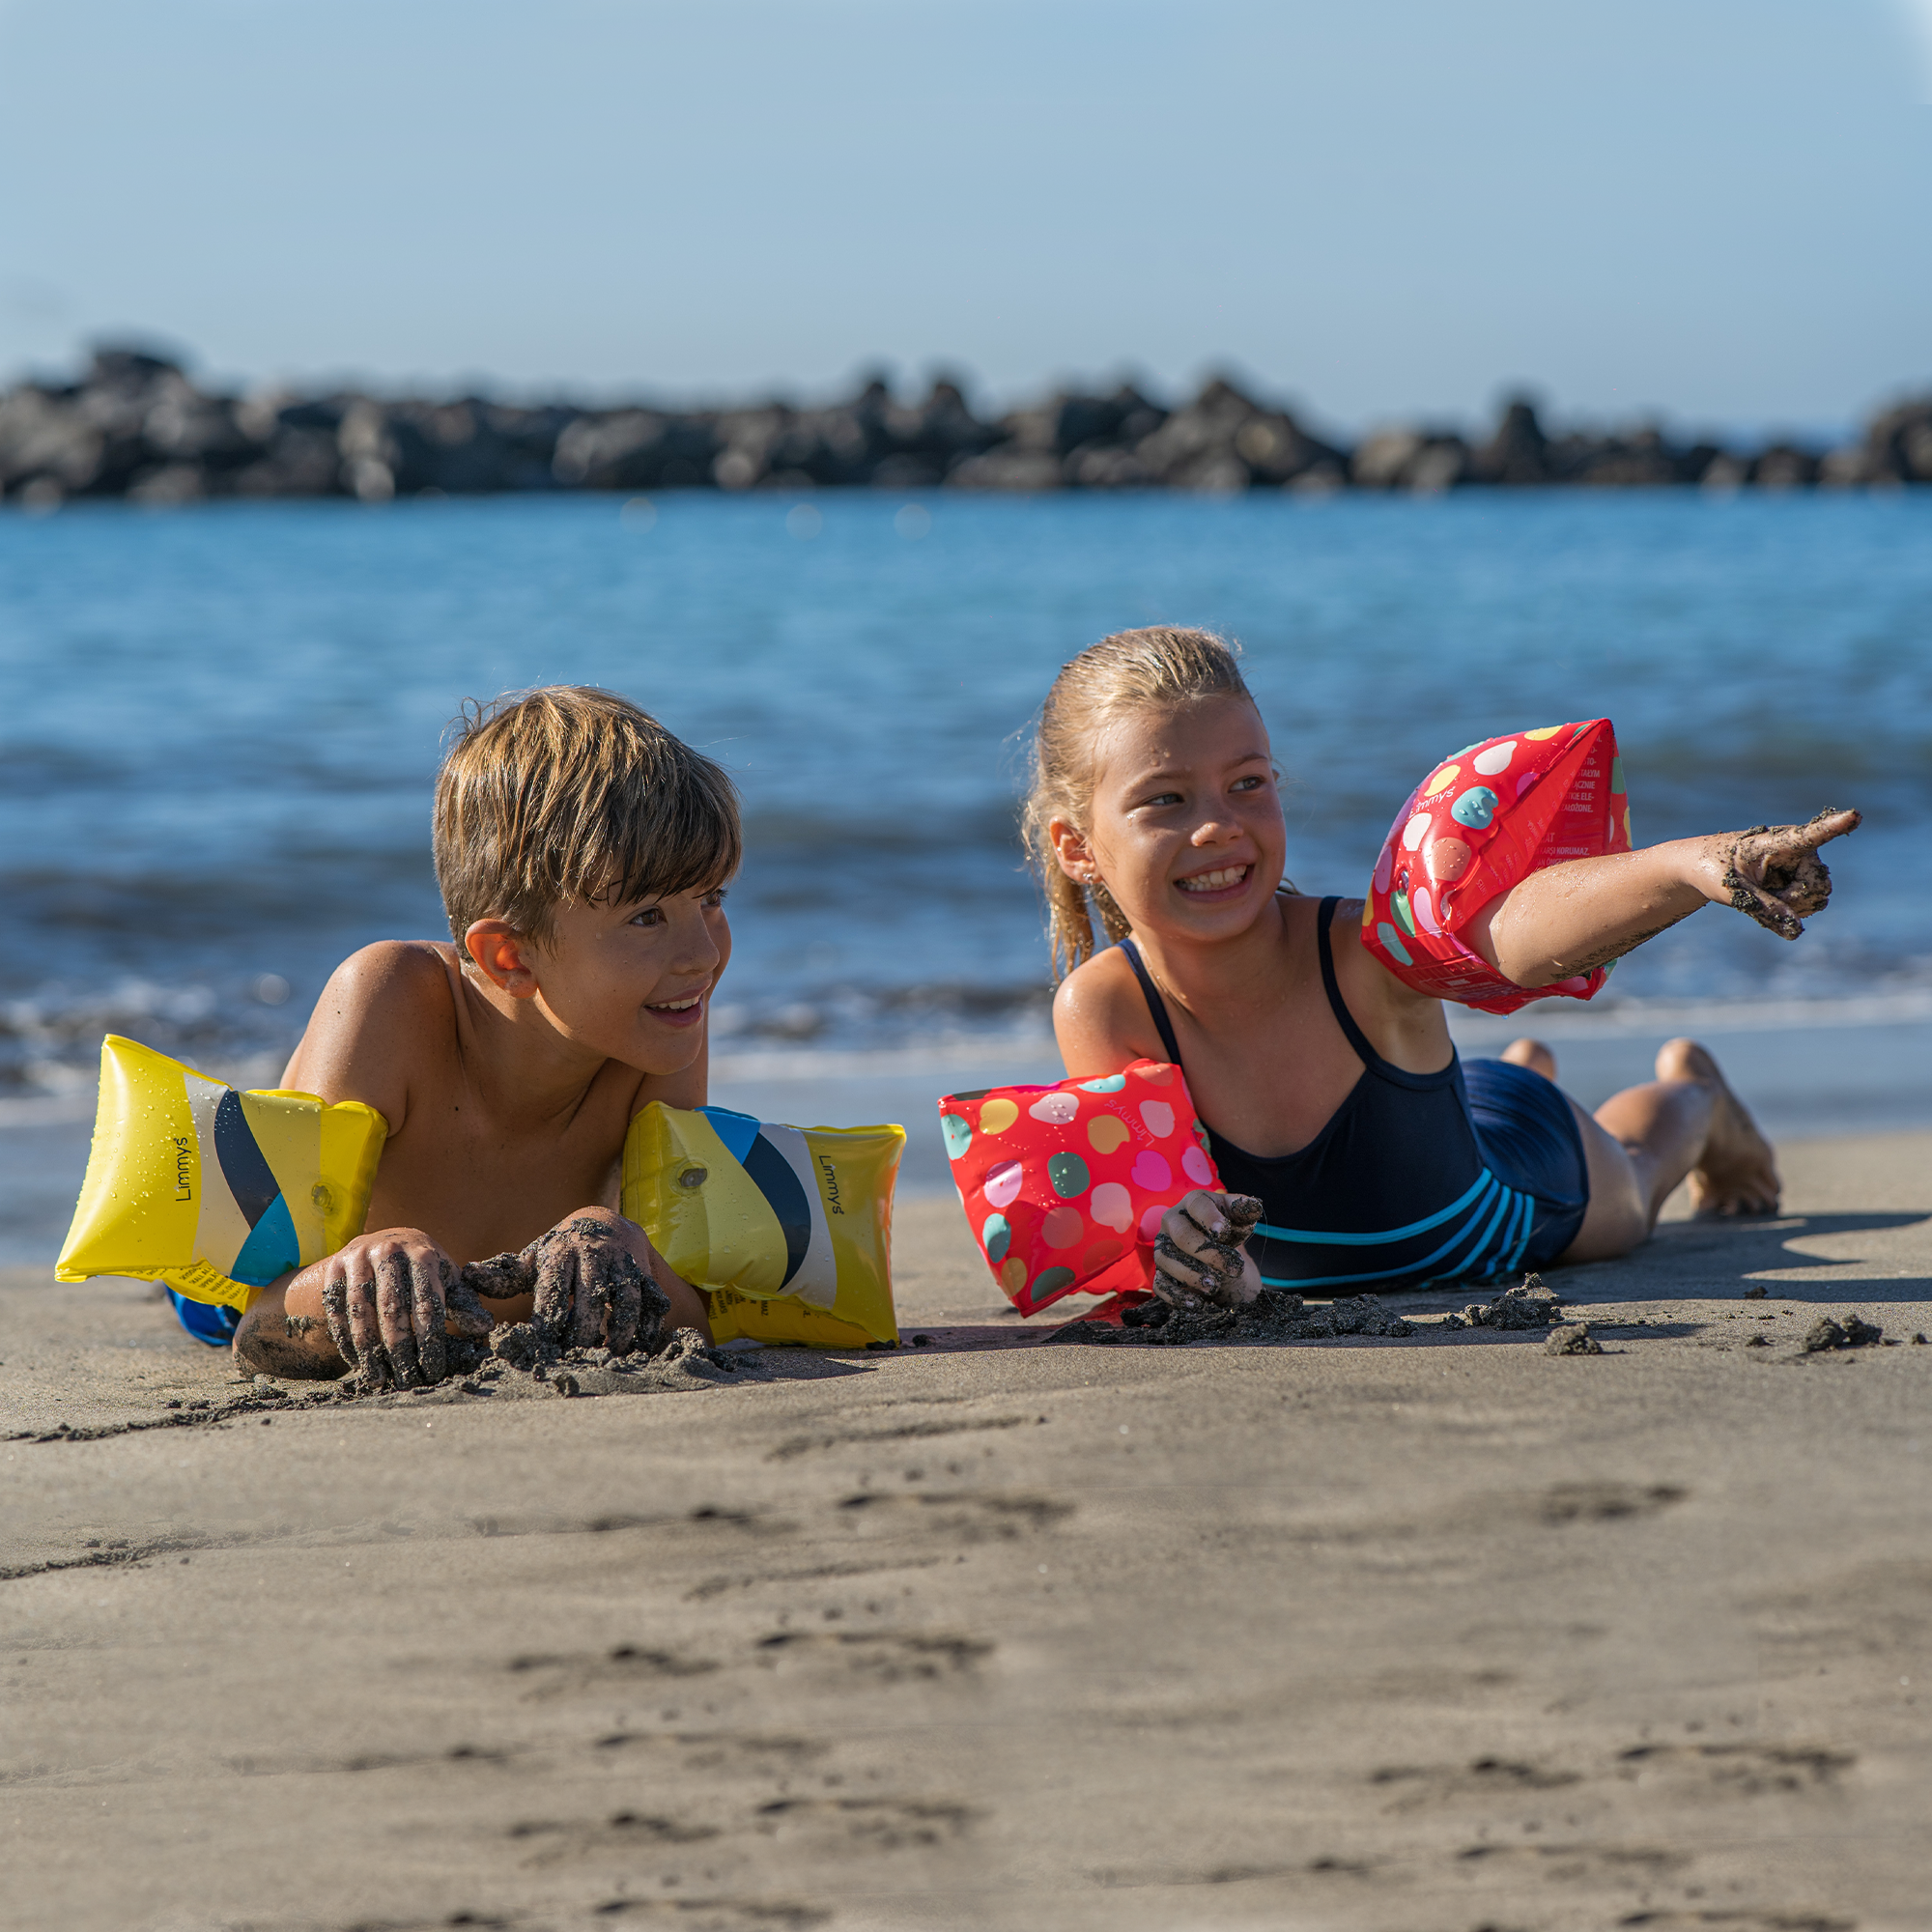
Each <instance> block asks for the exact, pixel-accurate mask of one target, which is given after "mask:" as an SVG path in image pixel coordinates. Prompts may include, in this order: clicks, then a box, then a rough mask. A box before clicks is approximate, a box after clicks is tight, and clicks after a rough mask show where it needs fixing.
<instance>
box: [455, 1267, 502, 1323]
mask: <svg viewBox="0 0 1932 1932" xmlns="http://www.w3.org/2000/svg"><path fill="white" fill-rule="evenodd" d="M442 1311H443V1315H444V1317H445V1318H446V1319H447V1321H450V1322H453V1323H454V1324H455V1327H456V1332H457V1333H458V1334H459V1335H469V1336H471V1337H476V1336H483V1335H487V1334H489V1332H490V1331H491V1329H492V1328H494V1327H495V1326H496V1325H497V1318H496V1317H495V1316H494V1315H492V1314H491V1313H490V1311H489V1310H488V1309H487V1308H485V1307H484V1306H483V1303H482V1300H481V1299H480V1297H479V1296H478V1295H477V1293H476V1291H475V1290H474V1289H473V1288H471V1287H470V1285H469V1270H468V1269H461V1270H458V1271H457V1273H456V1274H455V1277H454V1279H453V1280H452V1281H451V1282H450V1284H449V1286H448V1287H447V1288H446V1289H444V1290H443V1293H442Z"/></svg>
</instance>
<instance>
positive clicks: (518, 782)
mask: <svg viewBox="0 0 1932 1932" xmlns="http://www.w3.org/2000/svg"><path fill="white" fill-rule="evenodd" d="M453 728H454V731H455V739H454V742H453V743H452V744H451V746H450V748H449V753H448V755H447V756H445V757H444V759H443V761H442V770H441V771H440V773H439V774H438V775H437V781H436V827H435V848H436V882H437V885H438V886H439V887H440V889H441V892H442V904H443V910H444V911H445V912H446V913H447V914H448V915H449V929H450V931H451V932H452V933H453V934H454V935H455V938H456V944H457V947H458V950H459V951H462V950H463V946H464V935H465V934H466V933H467V932H468V931H469V927H470V925H471V924H472V923H474V922H475V921H476V920H479V919H500V920H503V921H506V922H507V923H509V924H510V925H512V926H514V927H515V928H516V929H517V931H519V932H520V933H522V934H523V935H524V936H525V937H526V938H527V939H532V940H535V941H537V942H538V943H539V944H541V943H542V942H544V941H546V940H548V939H549V938H550V937H551V935H552V933H553V932H554V929H555V923H556V921H555V915H556V908H557V907H558V906H559V905H562V904H564V903H565V902H566V901H571V900H581V901H584V902H587V903H592V904H600V905H630V904H633V903H635V902H636V901H638V900H639V899H656V898H668V897H670V896H672V895H675V894H678V893H689V892H696V891H697V890H699V889H700V888H704V887H710V886H720V885H723V884H724V883H725V880H726V879H728V878H729V877H730V876H731V874H732V873H733V872H735V871H736V870H737V869H738V861H739V859H740V857H741V855H742V852H743V841H742V837H741V834H740V831H739V826H738V792H737V787H736V786H735V785H733V784H732V782H731V781H730V780H729V779H728V778H727V777H726V776H725V771H724V769H723V767H722V766H719V765H716V764H714V763H713V762H712V761H711V760H710V759H709V758H707V757H705V756H704V755H703V754H702V753H698V752H694V751H693V750H692V749H691V747H690V746H689V745H687V744H685V743H683V742H682V741H681V740H680V739H677V738H674V737H673V736H672V735H671V734H670V733H669V732H668V731H667V730H666V729H665V727H664V726H663V725H660V724H659V723H658V721H657V720H656V719H655V718H653V717H652V716H651V715H650V713H649V712H647V711H642V710H639V707H638V706H637V705H635V704H633V703H632V702H631V701H630V700H629V699H628V698H624V697H619V696H617V695H616V694H615V693H614V692H610V691H599V690H597V689H595V688H594V687H592V686H588V685H568V684H554V685H546V686H544V687H542V688H541V689H539V690H536V691H526V692H512V693H509V694H507V695H506V696H502V697H498V698H496V699H494V700H493V701H492V702H491V703H489V704H475V703H471V704H466V705H465V706H464V711H463V717H462V718H461V719H460V720H459V721H458V722H457V724H456V725H455V726H454V727H453ZM465 963H466V964H467V963H468V960H467V954H466V962H465Z"/></svg>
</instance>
